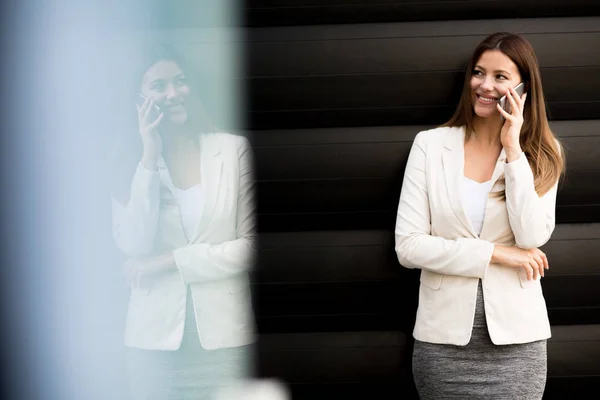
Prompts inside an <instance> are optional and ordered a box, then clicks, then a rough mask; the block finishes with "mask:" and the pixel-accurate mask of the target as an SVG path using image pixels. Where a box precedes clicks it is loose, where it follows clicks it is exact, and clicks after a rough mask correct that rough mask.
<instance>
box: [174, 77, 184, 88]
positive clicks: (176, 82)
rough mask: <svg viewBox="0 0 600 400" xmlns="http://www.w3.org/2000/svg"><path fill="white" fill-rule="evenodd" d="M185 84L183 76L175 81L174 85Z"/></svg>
mask: <svg viewBox="0 0 600 400" xmlns="http://www.w3.org/2000/svg"><path fill="white" fill-rule="evenodd" d="M186 83H187V79H186V78H185V76H181V77H179V78H176V79H175V84H176V85H177V86H183V85H185V84H186Z"/></svg>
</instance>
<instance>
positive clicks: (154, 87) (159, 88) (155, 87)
mask: <svg viewBox="0 0 600 400" xmlns="http://www.w3.org/2000/svg"><path fill="white" fill-rule="evenodd" d="M150 89H152V90H154V91H157V92H162V91H163V90H165V84H164V83H153V84H152V85H151V86H150Z"/></svg>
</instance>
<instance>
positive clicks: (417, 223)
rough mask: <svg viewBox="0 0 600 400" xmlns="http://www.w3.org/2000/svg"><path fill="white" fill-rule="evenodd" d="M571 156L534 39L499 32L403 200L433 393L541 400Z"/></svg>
mask: <svg viewBox="0 0 600 400" xmlns="http://www.w3.org/2000/svg"><path fill="white" fill-rule="evenodd" d="M521 83H522V84H523V86H524V88H525V90H524V93H523V94H522V95H520V94H519V93H518V92H517V91H516V90H515V89H514V88H515V87H519V84H521ZM503 96H506V99H507V102H508V103H509V104H510V111H509V112H507V111H506V110H505V109H503V108H502V106H501V105H500V104H501V101H500V100H501V99H502V97H503ZM562 154H563V153H562V150H561V145H560V143H559V142H558V141H557V140H556V138H555V137H554V134H553V133H552V131H551V130H550V127H549V125H548V119H547V117H546V104H545V101H544V94H543V90H542V81H541V77H540V71H539V67H538V63H537V59H536V57H535V53H534V51H533V48H532V47H531V44H530V43H529V42H528V41H527V40H525V39H524V38H523V37H521V36H519V35H515V34H510V33H497V34H493V35H490V36H488V37H487V38H486V39H485V40H484V41H483V42H481V43H480V44H479V45H478V46H477V48H476V49H475V51H474V53H473V55H472V57H471V60H470V61H469V64H468V67H467V71H466V77H465V82H464V86H463V92H462V97H461V99H460V104H459V106H458V108H457V110H456V112H455V114H454V116H453V117H452V118H451V119H450V121H448V122H447V123H446V124H444V125H443V126H441V127H438V128H435V129H430V130H427V131H423V132H420V133H419V134H418V135H417V136H416V138H415V140H414V143H413V146H412V149H411V152H410V155H409V158H408V162H407V165H406V172H405V175H404V183H403V186H402V192H401V195H400V203H399V205H398V215H397V220H396V232H395V233H396V253H397V255H398V259H399V261H400V263H401V264H402V265H403V266H405V267H407V268H419V269H421V286H420V290H419V307H418V310H417V319H416V323H415V328H414V332H413V336H414V337H415V347H414V352H413V359H412V361H413V372H414V378H415V383H416V386H417V389H418V391H419V394H420V397H421V398H422V399H448V398H452V399H454V398H456V399H475V398H477V399H480V398H483V399H541V398H542V395H543V392H544V387H545V383H546V339H548V338H549V337H550V323H549V320H548V313H547V311H546V303H545V300H544V295H543V293H542V286H541V284H540V279H541V277H543V276H544V274H545V271H546V270H547V269H548V260H547V258H546V255H545V254H544V253H543V252H542V251H541V250H539V249H538V248H539V247H541V246H542V245H544V244H545V243H546V242H547V241H548V239H550V236H551V234H552V232H553V230H554V225H555V205H556V194H557V187H558V183H559V178H560V176H561V174H562V172H563V171H564V162H565V160H564V158H563V155H562Z"/></svg>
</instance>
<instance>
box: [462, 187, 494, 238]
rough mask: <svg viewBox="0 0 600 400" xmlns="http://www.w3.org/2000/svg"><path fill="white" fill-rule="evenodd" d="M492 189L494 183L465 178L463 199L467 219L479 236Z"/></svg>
mask: <svg viewBox="0 0 600 400" xmlns="http://www.w3.org/2000/svg"><path fill="white" fill-rule="evenodd" d="M491 188H492V181H491V180H489V181H486V182H481V183H479V182H477V181H474V180H472V179H469V178H467V177H463V180H462V185H461V193H460V194H461V198H462V203H463V207H464V209H465V212H466V214H467V217H468V218H469V220H470V221H471V226H472V227H473V229H475V232H476V233H477V236H479V235H480V234H481V228H482V227H483V218H484V217H485V205H486V203H487V199H488V194H489V193H490V190H491Z"/></svg>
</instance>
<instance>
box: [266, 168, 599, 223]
mask: <svg viewBox="0 0 600 400" xmlns="http://www.w3.org/2000/svg"><path fill="white" fill-rule="evenodd" d="M599 180H600V170H597V171H570V172H567V175H566V180H565V181H564V184H561V186H560V187H559V192H558V195H557V205H558V206H568V205H590V204H598V200H599V199H600V185H596V184H595V183H596V182H598V181H599ZM401 187H402V175H399V176H397V177H394V178H390V179H384V178H364V179H323V180H299V181H267V182H260V181H259V182H258V184H257V193H258V200H257V207H258V212H259V213H261V214H263V213H277V214H294V213H338V212H361V211H362V212H364V211H387V212H391V211H392V210H395V209H396V208H397V207H398V200H399V198H400V193H401ZM290 230H291V229H290Z"/></svg>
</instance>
